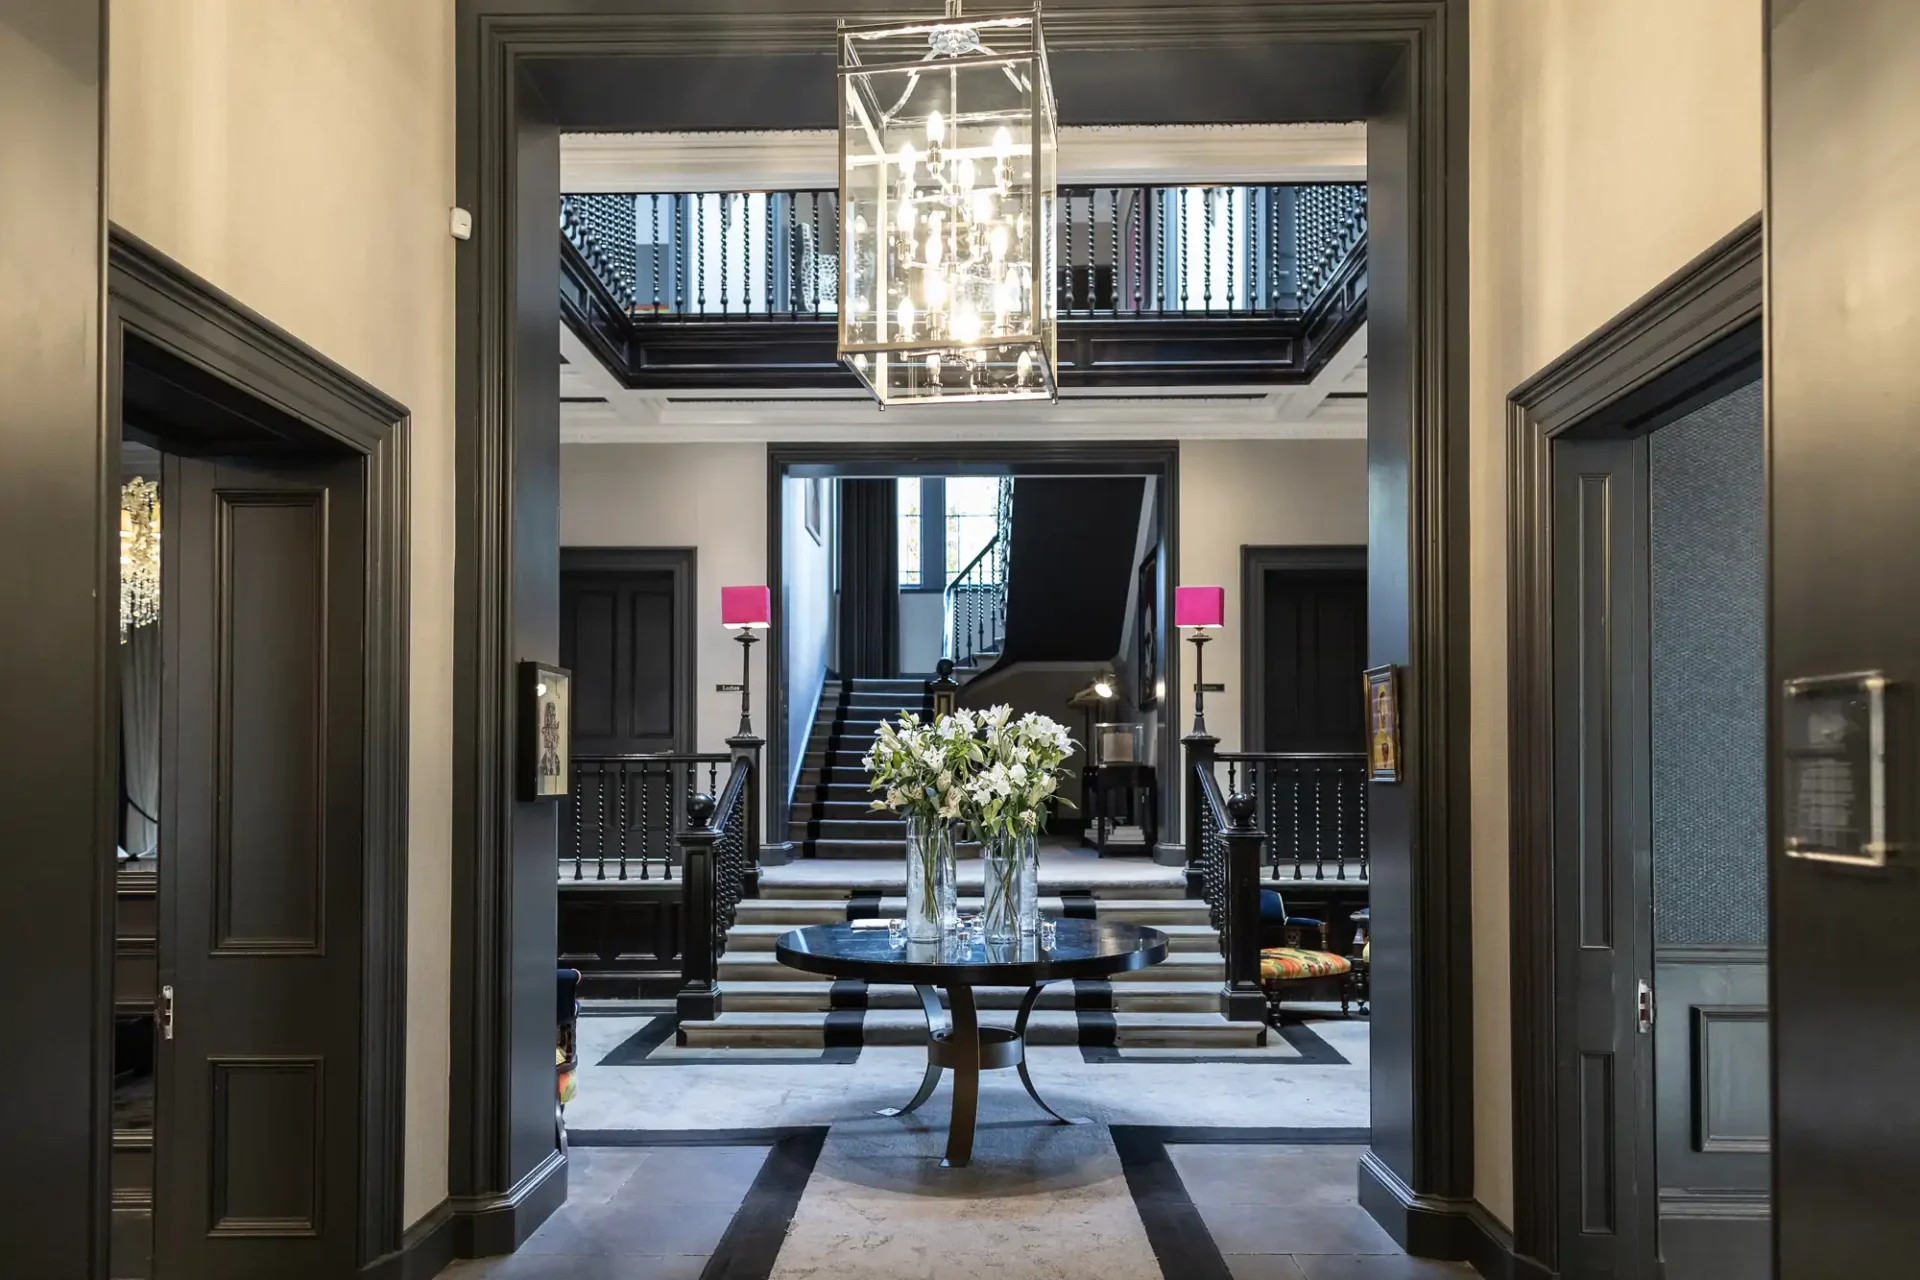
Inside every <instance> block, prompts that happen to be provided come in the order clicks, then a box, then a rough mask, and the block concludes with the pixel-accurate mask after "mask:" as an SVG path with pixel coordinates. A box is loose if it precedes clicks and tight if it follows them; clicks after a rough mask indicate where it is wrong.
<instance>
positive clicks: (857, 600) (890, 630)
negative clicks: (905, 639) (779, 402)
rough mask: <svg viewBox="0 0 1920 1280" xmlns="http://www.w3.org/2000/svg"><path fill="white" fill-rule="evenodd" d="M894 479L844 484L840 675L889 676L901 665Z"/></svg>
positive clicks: (841, 494) (841, 507)
mask: <svg viewBox="0 0 1920 1280" xmlns="http://www.w3.org/2000/svg"><path fill="white" fill-rule="evenodd" d="M897 497H898V488H897V482H896V481H893V480H842V481H841V482H840V674H841V675H842V676H845V677H849V678H851V677H854V676H868V677H874V676H879V677H886V676H892V675H894V674H896V672H897V670H898V668H899V661H900V530H899V517H898V510H899V507H898V502H897Z"/></svg>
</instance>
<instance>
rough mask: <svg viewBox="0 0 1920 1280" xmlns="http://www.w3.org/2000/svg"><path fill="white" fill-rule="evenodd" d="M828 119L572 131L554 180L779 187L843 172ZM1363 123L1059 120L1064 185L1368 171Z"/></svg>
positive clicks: (1333, 178)
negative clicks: (772, 128)
mask: <svg viewBox="0 0 1920 1280" xmlns="http://www.w3.org/2000/svg"><path fill="white" fill-rule="evenodd" d="M839 154H840V153H839V143H838V139H837V137H836V135H835V134H834V133H833V132H832V131H831V130H824V129H823V130H787V131H783V132H764V133H763V132H755V133H570V134H563V135H562V136H561V139H560V189H561V190H562V191H566V192H568V193H571V194H592V193H596V192H624V191H766V190H773V191H780V190H807V189H810V188H825V187H833V186H837V185H838V184H839V171H838V166H839ZM1366 176H1367V127H1366V125H1365V124H1360V123H1354V124H1249V125H1152V126H1148V125H1100V126H1079V127H1067V128H1062V129H1061V130H1060V181H1061V182H1062V183H1065V184H1069V185H1093V186H1100V185H1126V184H1132V183H1151V182H1182V183H1191V184H1194V185H1203V184H1207V183H1226V182H1364V181H1365V180H1366Z"/></svg>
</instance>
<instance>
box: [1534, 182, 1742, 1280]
mask: <svg viewBox="0 0 1920 1280" xmlns="http://www.w3.org/2000/svg"><path fill="white" fill-rule="evenodd" d="M1760 246H1761V234H1760V222H1759V219H1758V218H1754V219H1752V220H1750V221H1749V222H1747V223H1746V224H1744V225H1743V226H1741V227H1739V228H1738V229H1737V230H1735V231H1734V232H1732V233H1731V234H1729V235H1728V236H1727V237H1725V238H1724V239H1722V240H1721V241H1720V242H1719V243H1718V244H1716V245H1714V246H1713V247H1712V248H1711V249H1709V250H1707V251H1706V252H1705V253H1703V254H1702V255H1701V256H1700V257H1698V258H1696V259H1694V261H1693V262H1691V263H1689V264H1688V265H1687V266H1685V267H1683V268H1682V269H1681V270H1680V271H1679V272H1677V273H1675V274H1674V275H1673V276H1671V277H1670V278H1668V279H1667V280H1666V281H1664V282H1663V283H1661V284H1660V285H1659V286H1658V287H1656V288H1655V289H1654V290H1653V291H1652V292H1651V293H1649V294H1647V295H1646V296H1645V297H1644V298H1641V299H1640V300H1639V301H1638V302H1636V303H1634V304H1633V305H1632V306H1631V307H1629V308H1627V310H1625V311H1623V312H1622V313H1621V314H1620V315H1619V316H1617V317H1615V318H1614V319H1613V320H1611V321H1609V322H1608V323H1607V325H1606V326H1605V327H1603V328H1601V329H1600V330H1598V331H1597V332H1595V333H1594V334H1593V335H1592V336H1590V337H1588V338H1587V339H1585V340H1584V341H1582V342H1581V343H1580V344H1579V345H1578V346H1576V347H1574V348H1573V349H1572V350H1570V351H1568V352H1567V353H1566V354H1565V355H1563V356H1561V357H1560V358H1559V359H1557V360H1555V361H1554V362H1553V363H1552V364H1550V365H1548V366H1547V367H1546V368H1545V369H1542V370H1541V371H1540V372H1539V373H1538V374H1536V375H1534V376H1533V377H1532V378H1530V379H1528V380H1527V381H1526V382H1525V383H1524V384H1522V385H1521V386H1520V387H1518V388H1516V389H1515V390H1514V391H1513V392H1512V393H1511V395H1510V396H1509V397H1508V402H1507V444H1508V458H1509V491H1508V527H1507V551H1508V556H1509V561H1508V563H1509V565H1510V566H1511V568H1510V575H1511V576H1510V578H1509V582H1508V688H1509V717H1510V731H1509V741H1508V768H1509V770H1510V776H1511V778H1512V793H1511V811H1512V819H1511V827H1510V841H1511V844H1510V849H1509V861H1510V875H1511V894H1512V898H1511V920H1512V947H1513V950H1512V983H1513V1135H1514V1216H1515V1222H1514V1238H1515V1247H1516V1251H1517V1253H1518V1254H1519V1255H1520V1256H1521V1257H1522V1258H1527V1259H1532V1260H1534V1261H1535V1262H1536V1263H1538V1264H1539V1265H1540V1266H1541V1267H1544V1268H1546V1269H1549V1270H1555V1269H1558V1268H1559V1267H1561V1266H1562V1265H1565V1264H1568V1263H1570V1262H1572V1261H1573V1259H1572V1257H1571V1255H1570V1254H1569V1253H1568V1252H1567V1250H1568V1248H1569V1245H1568V1242H1567V1241H1566V1240H1565V1239H1564V1235H1563V1227H1562V1220H1563V1207H1564V1206H1565V1204H1566V1200H1565V1199H1564V1197H1566V1196H1569V1195H1572V1194H1573V1193H1574V1192H1575V1190H1576V1189H1577V1186H1578V1184H1577V1183H1576V1182H1574V1181H1573V1180H1572V1176H1571V1175H1572V1171H1573V1166H1572V1165H1571V1164H1570V1161H1572V1160H1573V1158H1574V1156H1575V1153H1574V1152H1571V1151H1569V1150H1566V1149H1565V1144H1564V1143H1563V1142H1562V1141H1561V1137H1560V1135H1561V1134H1562V1133H1564V1132H1565V1131H1566V1129H1565V1126H1566V1124H1567V1122H1568V1118H1569V1116H1570V1112H1569V1108H1571V1107H1572V1106H1573V1104H1574V1099H1572V1098H1570V1097H1568V1096H1566V1091H1565V1090H1564V1089H1562V1087H1561V1081H1560V1080H1559V1079H1558V1078H1557V1077H1556V1059H1557V1058H1558V1056H1559V1055H1558V1054H1557V1053H1543V1052H1541V1046H1547V1045H1559V1044H1560V1043H1561V1041H1560V1039H1559V1038H1557V1037H1559V1036H1560V1033H1561V1032H1562V1031H1563V1030H1564V1029H1565V1027H1564V1023H1563V1020H1562V1018H1561V1013H1562V1012H1563V1011H1565V1010H1567V1009H1569V1008H1571V1007H1572V1006H1571V1005H1570V1004H1569V1003H1568V1002H1569V1000H1570V999H1571V997H1572V991H1571V988H1570V987H1569V985H1568V984H1569V981H1570V979H1571V975H1572V973H1573V967H1574V960H1575V958H1576V957H1575V956H1574V954H1573V952H1574V950H1575V948H1576V947H1577V946H1578V939H1577V938H1576V937H1575V936H1574V935H1573V933H1572V930H1571V929H1570V928H1569V927H1567V925H1566V921H1565V920H1564V918H1561V917H1556V914H1555V904H1556V902H1562V903H1564V902H1565V901H1567V900H1568V895H1569V894H1570V893H1571V892H1572V890H1571V888H1570V884H1569V876H1570V874H1571V872H1572V870H1573V868H1572V866H1571V863H1570V858H1571V855H1572V851H1571V850H1570V849H1568V848H1566V847H1563V846H1562V845H1561V844H1559V843H1557V842H1556V840H1555V833H1554V826H1555V818H1554V806H1555V802H1556V791H1555V786H1554V773H1553V767H1554V764H1553V762H1554V734H1555V705H1556V704H1555V697H1556V689H1555V679H1554V652H1555V643H1554V640H1555V631H1554V618H1553V607H1554V598H1555V597H1554V572H1553V565H1554V545H1553V538H1552V534H1551V528H1550V523H1551V519H1552V515H1553V502H1552V495H1553V474H1554V473H1553V457H1554V441H1556V440H1558V439H1562V438H1568V437H1570V436H1572V435H1574V434H1578V435H1581V436H1609V435H1610V436H1615V437H1617V436H1619V435H1621V434H1622V433H1636V432H1645V431H1648V430H1652V429H1653V428H1655V427H1657V426H1659V425H1662V424H1664V423H1666V422H1670V421H1673V420H1674V419H1676V418H1679V417H1681V416H1684V415H1685V414H1687V413H1689V412H1691V411H1692V410H1694V409H1696V408H1699V407H1701V406H1702V405H1705V404H1709V403H1711V402H1712V401H1714V400H1717V399H1719V398H1720V397H1721V396H1722V395H1724V394H1726V392H1727V391H1729V390H1731V389H1732V388H1734V387H1736V386H1738V385H1740V384H1741V383H1744V382H1747V381H1750V380H1751V379H1752V378H1753V376H1754V370H1755V367H1756V364H1757V361H1758V359H1759V342H1760V332H1759V319H1760V304H1761V273H1760ZM1556 886H1558V887H1557V888H1556Z"/></svg>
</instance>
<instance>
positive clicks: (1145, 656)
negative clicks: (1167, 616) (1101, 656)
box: [1133, 548, 1160, 711]
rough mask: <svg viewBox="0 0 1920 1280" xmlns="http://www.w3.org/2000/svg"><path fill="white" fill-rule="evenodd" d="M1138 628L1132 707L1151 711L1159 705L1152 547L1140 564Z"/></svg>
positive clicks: (1156, 568)
mask: <svg viewBox="0 0 1920 1280" xmlns="http://www.w3.org/2000/svg"><path fill="white" fill-rule="evenodd" d="M1137 596H1138V600H1139V606H1138V608H1136V609H1135V610H1134V612H1135V614H1136V615H1137V617H1138V625H1137V627H1136V629H1135V637H1134V661H1133V667H1134V670H1135V671H1136V672H1138V673H1139V677H1140V679H1139V686H1140V687H1139V690H1138V693H1137V696H1136V697H1135V699H1134V704H1133V705H1134V706H1135V707H1136V708H1138V709H1139V710H1141V711H1151V710H1153V708H1154V707H1156V706H1158V705H1159V704H1160V649H1159V639H1160V636H1159V632H1160V552H1159V550H1158V549H1157V548H1156V549H1155V550H1153V551H1150V552H1148V553H1147V558H1146V559H1145V560H1142V561H1141V562H1140V586H1139V591H1138V592H1137Z"/></svg>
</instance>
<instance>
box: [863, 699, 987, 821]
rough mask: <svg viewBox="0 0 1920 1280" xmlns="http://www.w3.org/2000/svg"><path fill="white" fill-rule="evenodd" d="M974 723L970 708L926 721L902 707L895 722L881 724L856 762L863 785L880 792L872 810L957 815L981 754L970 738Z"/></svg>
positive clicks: (946, 817)
mask: <svg viewBox="0 0 1920 1280" xmlns="http://www.w3.org/2000/svg"><path fill="white" fill-rule="evenodd" d="M979 723H980V719H979V716H978V715H977V713H975V712H972V711H956V712H954V713H953V714H951V715H945V716H941V717H940V718H939V719H938V720H935V721H933V722H932V723H930V724H923V723H921V720H920V717H919V716H917V715H915V714H913V713H912V712H911V711H908V712H903V713H902V714H901V716H900V719H899V722H898V724H897V726H896V725H893V724H882V725H881V726H880V732H879V734H878V735H877V736H876V737H875V738H874V743H873V749H872V750H871V751H869V752H867V754H866V755H865V756H863V757H861V760H860V763H861V764H862V765H863V766H864V767H865V768H866V771H867V776H868V782H867V789H868V790H869V791H875V792H879V793H880V795H879V797H878V798H876V799H875V800H874V801H873V808H875V809H885V810H891V811H892V812H894V813H899V814H906V815H908V816H917V817H920V818H924V819H926V820H928V821H933V822H952V821H956V820H958V819H960V818H961V817H962V816H963V811H964V808H965V804H966V797H967V790H966V788H967V782H968V780H969V779H970V778H971V777H972V776H973V773H974V770H975V769H977V768H978V767H979V765H980V764H981V762H982V761H983V760H985V758H986V749H985V747H984V746H983V744H982V743H981V742H979V741H978V739H977V738H976V736H975V735H976V734H977V733H978V731H979Z"/></svg>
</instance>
